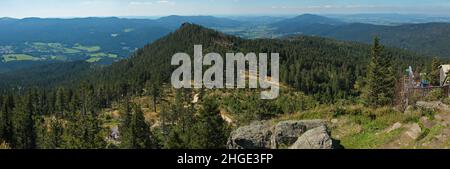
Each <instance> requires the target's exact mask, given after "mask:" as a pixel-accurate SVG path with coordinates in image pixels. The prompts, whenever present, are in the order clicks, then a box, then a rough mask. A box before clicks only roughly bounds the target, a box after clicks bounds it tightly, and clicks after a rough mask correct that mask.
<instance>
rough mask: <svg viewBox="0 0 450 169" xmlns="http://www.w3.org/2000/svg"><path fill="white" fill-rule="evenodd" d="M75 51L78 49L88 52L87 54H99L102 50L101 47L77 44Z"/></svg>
mask: <svg viewBox="0 0 450 169" xmlns="http://www.w3.org/2000/svg"><path fill="white" fill-rule="evenodd" d="M73 49H77V50H81V51H86V52H98V51H100V50H101V49H102V48H101V47H100V46H83V45H81V44H78V43H77V44H75V46H74V47H73Z"/></svg>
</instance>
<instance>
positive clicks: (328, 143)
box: [289, 126, 335, 149]
mask: <svg viewBox="0 0 450 169" xmlns="http://www.w3.org/2000/svg"><path fill="white" fill-rule="evenodd" d="M333 148H335V146H334V145H333V140H332V139H331V137H330V134H329V132H328V129H327V127H326V126H320V127H317V128H314V129H311V130H308V131H306V132H305V133H304V134H303V135H302V136H300V137H299V138H298V140H297V141H296V142H295V143H294V144H293V145H292V146H291V147H289V149H333Z"/></svg>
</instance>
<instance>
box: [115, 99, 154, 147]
mask: <svg viewBox="0 0 450 169" xmlns="http://www.w3.org/2000/svg"><path fill="white" fill-rule="evenodd" d="M131 110H132V114H131V119H125V120H124V124H122V129H124V130H123V131H121V132H122V143H121V147H122V148H125V149H150V148H154V147H153V143H152V139H151V132H150V126H149V125H148V124H147V122H146V121H145V117H144V113H143V112H142V110H141V108H140V107H138V106H137V105H132V106H131ZM125 118H127V117H125ZM128 118H129V117H128ZM128 120H130V121H128ZM127 123H128V124H127Z"/></svg>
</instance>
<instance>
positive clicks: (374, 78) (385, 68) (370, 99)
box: [364, 37, 395, 106]
mask: <svg viewBox="0 0 450 169" xmlns="http://www.w3.org/2000/svg"><path fill="white" fill-rule="evenodd" d="M392 62H393V58H392V57H391V56H390V55H387V54H385V53H384V46H382V45H381V44H380V39H379V38H378V37H375V39H374V44H373V47H372V52H371V60H370V63H369V65H368V67H367V74H366V89H365V93H364V97H365V99H366V101H367V103H368V104H369V105H371V106H383V105H388V104H392V101H393V98H394V94H395V93H394V89H395V74H394V71H393V67H392Z"/></svg>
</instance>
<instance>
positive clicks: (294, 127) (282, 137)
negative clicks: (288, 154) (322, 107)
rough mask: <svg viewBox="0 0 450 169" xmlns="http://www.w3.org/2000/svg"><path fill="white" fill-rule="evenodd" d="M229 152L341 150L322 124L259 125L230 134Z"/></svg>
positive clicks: (246, 127) (251, 125) (321, 122)
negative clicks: (247, 150)
mask: <svg viewBox="0 0 450 169" xmlns="http://www.w3.org/2000/svg"><path fill="white" fill-rule="evenodd" d="M227 147H228V148H229V149H279V148H290V149H316V148H318V149H332V148H339V145H338V144H335V143H334V142H333V140H332V139H331V136H330V133H329V132H328V128H327V126H326V123H325V122H324V121H322V120H301V121H282V122H279V123H277V124H275V125H274V124H273V123H271V122H266V121H259V122H254V123H252V124H250V125H248V126H243V127H240V128H238V129H237V130H235V131H233V132H232V133H231V136H230V138H229V139H228V143H227Z"/></svg>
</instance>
